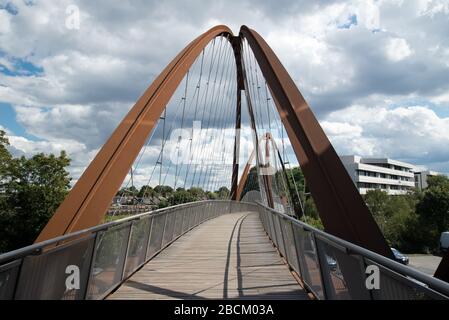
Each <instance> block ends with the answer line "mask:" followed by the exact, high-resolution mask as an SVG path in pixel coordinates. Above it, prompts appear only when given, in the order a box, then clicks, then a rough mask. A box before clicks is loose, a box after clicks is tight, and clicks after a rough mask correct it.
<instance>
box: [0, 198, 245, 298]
mask: <svg viewBox="0 0 449 320" xmlns="http://www.w3.org/2000/svg"><path fill="white" fill-rule="evenodd" d="M247 209H248V204H245V203H236V202H231V201H226V200H223V201H221V200H215V201H209V200H208V201H200V202H193V203H188V204H182V205H177V206H173V207H169V208H164V209H160V210H155V211H152V212H147V213H142V214H138V215H135V216H132V217H129V218H125V219H121V220H117V221H113V222H109V223H105V224H102V225H99V226H96V227H93V228H89V229H86V230H82V231H79V232H75V233H72V234H69V235H65V236H62V237H59V238H55V239H52V240H49V241H45V242H41V243H37V244H34V245H31V246H28V247H25V248H22V249H19V250H15V251H12V252H9V253H5V254H2V255H0V300H6V299H58V300H59V299H67V300H74V299H102V298H104V297H106V296H107V295H108V294H109V293H110V292H111V291H113V290H114V289H115V288H116V287H117V286H119V285H120V284H121V283H122V282H123V281H124V280H125V279H126V278H127V277H129V276H130V275H131V274H132V273H133V272H135V271H136V270H137V269H138V268H140V267H141V266H142V265H143V264H145V263H146V262H148V261H149V260H151V259H152V258H153V257H154V256H155V255H157V254H158V253H159V252H160V251H162V250H163V249H164V248H165V247H167V246H168V245H169V244H170V243H171V242H173V241H175V240H176V239H177V238H178V237H180V236H181V235H183V234H184V233H186V232H188V231H189V230H191V229H192V228H194V227H195V226H197V225H199V224H201V223H202V222H204V221H206V220H208V219H211V218H214V217H217V216H219V215H222V214H225V213H231V212H237V211H242V210H243V211H245V210H247ZM74 270H75V271H74ZM78 271H79V272H78ZM71 275H73V276H74V277H76V276H77V275H78V276H79V279H75V278H71ZM76 280H78V281H76ZM67 281H68V282H69V283H67ZM71 281H73V282H71ZM77 283H79V286H77V285H76V284H77ZM73 285H74V286H73ZM68 288H70V289H68Z"/></svg>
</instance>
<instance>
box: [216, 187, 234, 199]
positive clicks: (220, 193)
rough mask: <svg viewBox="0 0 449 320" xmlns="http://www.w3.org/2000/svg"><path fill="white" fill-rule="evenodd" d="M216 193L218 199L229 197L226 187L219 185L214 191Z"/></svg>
mask: <svg viewBox="0 0 449 320" xmlns="http://www.w3.org/2000/svg"><path fill="white" fill-rule="evenodd" d="M215 192H216V193H217V195H218V199H228V198H229V194H230V193H231V192H230V191H229V189H228V188H226V187H221V188H220V189H218V190H217V191H215Z"/></svg>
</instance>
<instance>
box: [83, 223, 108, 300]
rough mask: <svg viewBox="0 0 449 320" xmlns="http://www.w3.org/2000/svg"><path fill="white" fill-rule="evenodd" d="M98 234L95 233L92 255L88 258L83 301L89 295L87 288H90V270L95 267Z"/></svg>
mask: <svg viewBox="0 0 449 320" xmlns="http://www.w3.org/2000/svg"><path fill="white" fill-rule="evenodd" d="M100 232H103V233H104V231H100ZM100 232H95V236H94V241H93V243H94V247H93V248H92V254H91V257H90V263H89V269H88V272H89V274H88V275H87V280H86V289H85V290H84V293H83V299H84V300H87V298H88V294H89V286H90V280H91V275H92V270H93V268H94V265H95V259H96V258H97V244H98V241H99V236H98V235H99V233H100Z"/></svg>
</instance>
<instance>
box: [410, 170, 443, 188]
mask: <svg viewBox="0 0 449 320" xmlns="http://www.w3.org/2000/svg"><path fill="white" fill-rule="evenodd" d="M440 174H441V173H439V172H436V171H431V170H423V171H416V172H415V188H417V189H420V190H423V189H425V188H427V187H428V184H427V178H428V177H434V176H438V175H440Z"/></svg>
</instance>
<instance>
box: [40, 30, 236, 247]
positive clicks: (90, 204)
mask: <svg viewBox="0 0 449 320" xmlns="http://www.w3.org/2000/svg"><path fill="white" fill-rule="evenodd" d="M220 35H225V36H229V37H232V36H233V34H232V31H231V30H230V29H229V28H228V27H227V26H223V25H219V26H216V27H213V28H211V29H210V30H208V31H206V32H205V33H203V34H202V35H200V36H199V37H197V38H196V39H195V40H193V41H192V42H191V43H190V44H189V45H187V46H186V47H185V48H184V49H183V50H182V51H181V52H180V53H179V54H178V55H177V56H176V57H175V58H174V59H173V60H172V61H171V62H170V64H169V65H168V66H167V67H166V68H165V69H164V70H163V71H162V73H161V74H160V75H159V76H158V77H157V78H156V79H155V80H154V81H153V83H152V84H151V85H150V87H149V88H148V89H147V90H146V91H145V93H144V94H143V95H142V96H141V97H140V98H139V100H138V101H137V102H136V104H135V105H134V107H133V108H132V109H131V110H130V111H129V113H128V114H127V115H126V117H125V118H124V119H123V121H122V122H121V123H120V124H119V126H118V127H117V128H116V129H115V131H114V133H113V134H112V135H111V137H110V138H109V140H108V141H107V142H106V144H105V145H104V146H103V147H102V148H101V150H100V151H99V153H98V154H97V156H96V157H95V159H94V160H93V161H92V162H91V164H90V165H89V166H88V167H87V169H86V170H85V171H84V173H83V175H82V176H81V177H80V179H79V180H78V182H77V183H76V184H75V186H74V187H73V189H72V190H71V191H70V193H69V194H68V195H67V197H66V199H65V200H64V202H63V203H62V204H61V206H60V207H59V208H58V210H57V211H56V213H55V214H54V215H53V217H52V218H51V219H50V221H49V222H48V224H47V225H46V226H45V228H44V229H43V230H42V232H41V233H40V235H39V236H38V238H37V239H36V242H41V241H44V240H48V239H52V238H55V237H57V236H61V235H63V234H67V233H71V232H74V231H78V230H82V229H85V228H88V227H92V226H95V225H97V224H99V223H101V221H102V219H103V217H104V215H105V214H106V212H107V209H108V207H109V206H110V203H111V201H112V199H113V197H114V195H115V194H116V193H117V190H118V189H119V188H120V185H121V184H122V182H123V180H124V179H125V177H126V175H127V173H128V172H129V169H130V168H131V166H132V163H133V162H134V160H135V159H136V157H137V155H138V154H139V152H140V150H141V149H142V147H143V145H144V144H145V141H146V139H147V138H148V136H149V134H150V133H151V131H152V130H153V128H154V126H155V125H156V123H157V121H158V119H159V117H160V116H161V114H162V112H163V110H164V108H165V106H166V105H167V103H168V102H169V100H170V98H171V97H172V95H173V93H174V92H175V90H176V88H177V87H178V85H179V83H180V82H181V81H182V79H183V77H184V75H185V74H186V73H187V71H188V70H189V68H190V67H191V65H192V64H193V62H194V61H195V59H196V58H197V57H198V55H199V54H200V53H201V51H202V50H203V49H204V48H205V47H206V46H207V44H208V43H209V42H210V41H211V40H212V39H213V38H215V37H217V36H220Z"/></svg>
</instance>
